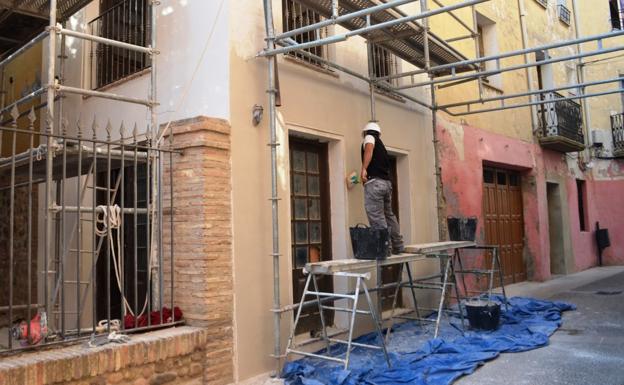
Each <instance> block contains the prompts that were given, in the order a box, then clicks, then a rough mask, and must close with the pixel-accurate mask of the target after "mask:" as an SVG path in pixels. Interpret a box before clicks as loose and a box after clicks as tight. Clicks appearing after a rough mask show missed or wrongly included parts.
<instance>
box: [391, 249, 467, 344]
mask: <svg viewBox="0 0 624 385" xmlns="http://www.w3.org/2000/svg"><path fill="white" fill-rule="evenodd" d="M427 257H429V258H437V259H440V260H444V271H443V272H442V273H441V274H435V275H432V276H428V277H423V278H418V279H416V280H415V279H414V278H413V277H412V272H411V268H410V265H409V262H405V263H403V264H401V267H400V269H399V279H398V281H397V284H396V288H395V292H394V298H393V301H392V311H391V313H390V323H389V325H388V328H387V330H386V341H388V340H389V338H390V333H391V331H392V327H393V326H394V319H395V318H399V319H407V320H412V321H418V322H419V323H420V324H421V326H422V323H423V322H435V331H434V338H437V337H438V333H439V331H440V322H441V320H442V314H443V313H448V312H449V311H448V310H446V309H447V307H446V306H445V303H446V298H447V293H448V288H449V287H451V286H452V287H453V289H454V290H455V295H456V296H457V297H459V289H458V287H457V280H456V277H455V268H454V263H453V258H452V256H451V255H446V254H439V255H430V256H427ZM404 268H406V269H407V276H408V281H407V283H404V282H403V269H404ZM433 279H440V282H431V280H433ZM405 287H406V288H409V289H410V291H411V294H412V299H413V301H414V309H413V311H414V312H415V313H416V317H410V316H408V315H399V316H395V311H396V304H397V298H398V296H399V295H401V289H402V288H405ZM414 289H425V290H439V291H440V292H441V293H440V301H439V303H438V307H437V309H436V311H437V316H436V318H435V320H431V319H429V318H423V317H421V316H420V310H419V306H418V302H417V301H416V294H415V293H414ZM458 308H459V316H460V318H461V323H462V329H464V315H463V312H462V311H461V307H460V306H459V305H458ZM432 310H433V309H432Z"/></svg>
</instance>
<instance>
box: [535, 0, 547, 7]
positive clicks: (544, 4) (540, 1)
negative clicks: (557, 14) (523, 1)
mask: <svg viewBox="0 0 624 385" xmlns="http://www.w3.org/2000/svg"><path fill="white" fill-rule="evenodd" d="M535 1H536V2H537V3H538V4H539V5H541V6H542V7H544V8H548V0H535Z"/></svg>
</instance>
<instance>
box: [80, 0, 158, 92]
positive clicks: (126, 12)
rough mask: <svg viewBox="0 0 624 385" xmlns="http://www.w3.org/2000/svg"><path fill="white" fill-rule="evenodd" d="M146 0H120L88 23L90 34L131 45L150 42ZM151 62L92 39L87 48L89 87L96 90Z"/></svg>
mask: <svg viewBox="0 0 624 385" xmlns="http://www.w3.org/2000/svg"><path fill="white" fill-rule="evenodd" d="M147 3H148V2H147V1H146V0H124V1H121V2H119V3H117V4H116V5H114V6H113V7H111V8H109V9H108V10H104V12H102V13H101V14H100V15H99V16H98V17H97V18H95V19H93V20H92V21H91V22H89V30H90V31H91V34H92V35H94V36H99V37H102V38H106V39H111V40H115V41H119V42H123V43H128V44H132V45H135V46H141V47H147V46H148V45H149V43H150V29H149V25H150V11H149V9H150V7H149V6H148V4H147ZM150 65H151V60H150V56H149V55H148V54H147V53H145V52H137V51H136V50H129V49H126V48H123V47H116V46H112V45H110V44H103V43H98V42H93V45H92V50H91V73H92V88H93V89H97V88H101V87H104V86H106V85H108V84H111V83H113V82H115V81H117V80H120V79H123V78H125V77H127V76H130V75H132V74H135V73H137V72H139V71H142V70H144V69H146V68H149V67H150Z"/></svg>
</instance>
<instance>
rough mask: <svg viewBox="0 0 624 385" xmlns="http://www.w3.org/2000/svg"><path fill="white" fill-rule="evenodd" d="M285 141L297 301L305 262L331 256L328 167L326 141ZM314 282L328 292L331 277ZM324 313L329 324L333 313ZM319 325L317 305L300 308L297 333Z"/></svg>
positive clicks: (303, 283) (294, 288) (292, 139)
mask: <svg viewBox="0 0 624 385" xmlns="http://www.w3.org/2000/svg"><path fill="white" fill-rule="evenodd" d="M289 141H290V191H291V194H290V199H291V202H290V203H291V208H292V212H291V231H292V258H293V260H292V266H293V270H292V282H293V301H294V302H295V303H298V302H299V301H300V300H301V295H302V294H303V289H304V287H305V281H306V278H307V277H306V276H305V275H304V274H303V267H304V266H305V264H306V263H308V262H318V261H328V260H331V259H332V255H331V232H330V225H329V224H330V220H329V219H330V205H329V179H328V174H329V170H328V164H327V144H323V143H318V142H313V141H304V140H301V139H298V138H292V137H291V138H290V139H289ZM318 283H319V289H320V290H321V291H325V292H331V291H332V281H331V277H328V276H326V277H323V278H322V279H319V280H318ZM310 289H311V290H313V289H314V288H313V287H312V286H311V287H310ZM308 299H312V298H308ZM324 314H325V321H326V322H327V323H328V324H329V325H331V324H332V323H333V313H332V312H329V311H325V312H324ZM320 328H321V319H320V317H319V314H318V307H316V306H310V307H307V308H305V309H303V311H302V313H301V319H300V321H299V324H298V326H297V333H303V332H307V331H311V332H313V331H315V330H319V329H320Z"/></svg>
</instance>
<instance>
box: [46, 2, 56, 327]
mask: <svg viewBox="0 0 624 385" xmlns="http://www.w3.org/2000/svg"><path fill="white" fill-rule="evenodd" d="M56 5H57V2H56V0H50V24H49V27H48V33H49V37H48V87H47V90H46V92H47V107H46V108H47V116H46V123H45V124H46V134H47V138H46V139H47V140H46V145H47V148H48V150H49V149H51V148H53V146H54V142H55V140H54V137H53V136H52V135H54V134H55V132H54V131H55V130H54V126H55V124H54V123H55V119H56V117H55V114H54V99H55V96H56V79H55V72H56V36H57V34H56ZM53 167H54V155H53V152H52V151H49V155H48V156H47V157H46V177H45V208H46V209H45V214H44V246H43V247H44V250H43V256H44V257H43V260H44V262H43V284H44V301H45V312H46V314H47V315H48V316H49V315H50V309H49V305H50V300H49V296H48V285H49V282H48V281H49V279H48V278H49V275H50V266H49V264H50V262H51V261H50V259H51V255H50V253H51V251H52V226H53V219H52V216H53V215H54V214H53V213H52V211H51V210H49V208H50V207H51V206H52V205H54V204H55V200H54V186H53V185H52V178H53Z"/></svg>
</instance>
